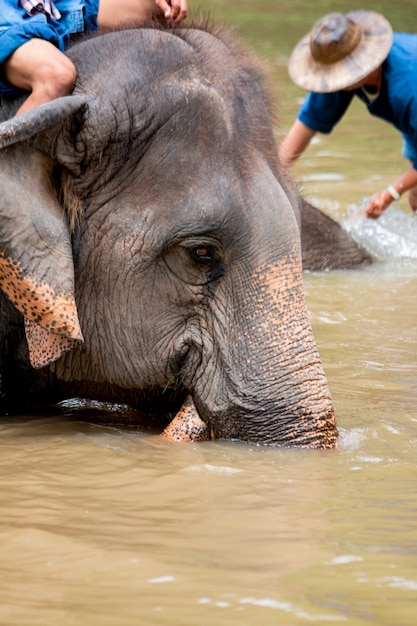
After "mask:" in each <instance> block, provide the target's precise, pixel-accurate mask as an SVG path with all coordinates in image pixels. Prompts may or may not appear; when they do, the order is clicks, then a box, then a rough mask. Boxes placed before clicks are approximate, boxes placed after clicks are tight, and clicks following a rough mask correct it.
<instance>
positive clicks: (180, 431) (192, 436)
mask: <svg viewBox="0 0 417 626" xmlns="http://www.w3.org/2000/svg"><path fill="white" fill-rule="evenodd" d="M161 436H162V437H166V438H167V439H171V440H172V441H185V442H186V441H208V440H209V439H214V436H213V435H212V433H211V432H210V431H209V428H208V426H207V424H205V423H204V422H203V420H202V419H201V418H200V416H199V414H198V413H197V409H196V408H195V405H194V402H193V399H192V397H191V396H187V398H186V399H185V401H184V404H183V405H182V407H181V408H180V410H179V411H178V413H177V414H176V415H175V417H174V419H173V420H172V421H171V422H170V423H169V424H168V426H167V427H166V428H165V430H164V431H163V432H162V433H161Z"/></svg>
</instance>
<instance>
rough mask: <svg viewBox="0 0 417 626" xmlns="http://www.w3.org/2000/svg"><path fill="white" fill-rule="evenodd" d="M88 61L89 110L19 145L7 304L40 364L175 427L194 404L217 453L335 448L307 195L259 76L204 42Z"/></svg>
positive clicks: (142, 37)
mask: <svg viewBox="0 0 417 626" xmlns="http://www.w3.org/2000/svg"><path fill="white" fill-rule="evenodd" d="M69 55H70V56H71V58H72V60H73V61H74V63H75V64H76V66H77V71H78V79H77V86H76V89H75V92H74V96H71V97H69V98H64V99H60V100H57V101H54V102H52V103H49V104H48V105H44V106H43V107H39V108H38V109H36V110H34V111H32V112H30V113H28V114H24V115H22V116H19V117H17V118H13V119H12V120H9V121H8V122H5V123H3V125H2V127H1V128H0V133H1V137H2V141H3V144H2V146H3V151H2V152H1V153H0V155H1V162H0V164H1V167H0V176H1V178H2V189H3V190H4V191H3V193H2V199H1V201H0V205H1V228H0V253H1V257H0V258H1V287H2V289H3V291H4V292H5V293H6V294H7V296H8V298H9V299H10V300H11V301H12V302H13V304H14V305H15V307H16V308H17V309H18V310H19V311H20V313H21V315H22V316H23V318H24V321H25V324H26V335H27V340H28V346H29V353H30V358H31V362H32V365H33V366H34V367H41V368H43V370H42V371H47V372H48V376H49V377H51V378H53V381H54V383H53V384H54V388H55V389H56V388H57V387H58V388H59V389H60V390H61V392H62V394H63V395H69V394H71V395H78V396H86V397H94V398H97V399H104V400H112V401H116V402H128V403H130V404H131V405H133V406H135V407H138V408H139V409H141V410H142V411H145V412H153V411H154V410H155V407H159V408H158V410H159V411H160V412H162V413H163V414H164V416H163V418H162V420H161V423H162V425H164V426H165V425H166V424H167V423H168V421H169V416H172V414H173V412H174V413H175V411H176V410H177V409H178V408H179V407H180V406H181V403H182V401H183V400H184V399H185V398H187V397H188V398H192V402H193V407H195V410H196V412H197V413H198V416H199V418H200V419H201V421H202V423H203V424H204V428H205V429H206V431H207V432H208V433H210V436H214V437H221V438H232V439H239V440H243V441H249V442H257V443H258V442H259V443H267V444H281V445H295V446H310V447H333V446H334V445H335V442H336V426H335V418H334V413H333V407H332V402H331V397H330V393H329V390H328V387H327V383H326V379H325V375H324V372H323V369H322V365H321V362H320V358H319V355H318V352H317V348H316V345H315V342H314V338H313V334H312V329H311V326H310V323H309V319H308V314H307V311H306V306H305V301H304V293H303V284H302V267H301V248H300V234H299V233H300V225H299V206H298V204H299V197H298V193H297V191H296V189H295V188H294V186H293V184H292V182H291V181H290V179H289V177H288V176H287V175H286V173H285V172H284V171H281V170H280V167H279V164H278V161H277V156H276V147H275V142H274V137H273V129H272V124H271V117H270V113H269V110H268V107H267V105H266V98H265V95H264V92H263V89H262V84H261V80H260V77H259V73H258V70H257V66H256V64H255V63H254V62H253V61H252V60H251V59H249V57H248V56H247V55H245V54H244V53H242V52H241V51H240V50H238V49H237V48H236V47H235V46H234V44H233V43H231V42H229V41H228V39H227V38H224V37H220V36H215V35H213V34H210V33H208V32H205V31H204V30H199V29H184V30H181V29H180V30H178V31H175V32H166V31H161V30H158V29H139V30H131V31H124V32H117V33H108V34H105V35H101V36H98V37H94V38H90V39H87V40H85V41H83V42H82V43H79V44H78V45H76V46H74V47H73V48H72V49H71V50H70V52H69ZM45 400H47V394H46V397H45ZM188 402H190V400H188ZM161 407H163V410H162V409H161ZM168 432H169V429H168Z"/></svg>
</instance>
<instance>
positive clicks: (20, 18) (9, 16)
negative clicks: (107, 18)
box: [0, 0, 99, 96]
mask: <svg viewBox="0 0 417 626" xmlns="http://www.w3.org/2000/svg"><path fill="white" fill-rule="evenodd" d="M54 3H55V5H56V7H57V9H58V10H59V12H60V13H61V19H60V20H51V19H48V18H47V17H46V16H45V15H43V14H42V13H37V14H36V15H28V14H27V13H26V12H25V10H24V9H23V8H22V7H21V6H20V5H19V4H18V2H17V1H16V2H10V0H0V70H1V65H2V64H3V63H4V61H5V60H6V59H7V58H8V57H9V56H10V55H11V54H12V53H13V52H14V51H15V50H17V48H20V46H22V45H23V44H24V43H26V42H28V41H30V40H31V39H34V38H37V39H44V40H46V41H49V42H50V43H52V44H53V45H54V46H56V47H57V48H58V49H59V50H61V51H64V50H65V48H67V47H68V45H69V43H70V40H71V35H73V34H75V33H80V32H87V31H93V30H97V28H98V24H97V13H98V3H99V0H54ZM19 93H22V90H21V89H18V88H17V87H14V86H13V85H11V84H10V83H8V82H7V81H5V80H4V77H2V76H1V72H0V96H6V95H7V96H13V95H17V94H19Z"/></svg>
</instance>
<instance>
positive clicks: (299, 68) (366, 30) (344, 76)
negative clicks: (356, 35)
mask: <svg viewBox="0 0 417 626" xmlns="http://www.w3.org/2000/svg"><path fill="white" fill-rule="evenodd" d="M346 15H347V16H348V17H350V19H352V20H353V21H354V22H357V23H358V24H360V26H361V28H362V38H361V41H360V42H359V44H358V46H357V47H356V48H355V49H354V50H353V52H351V53H350V54H349V55H348V56H347V57H345V58H344V59H342V60H341V61H338V62H337V63H332V64H329V65H325V64H323V63H317V62H316V61H315V60H314V59H313V57H312V55H311V50H310V33H308V35H306V36H305V37H303V39H301V41H300V42H299V43H298V44H297V46H296V47H295V48H294V50H293V52H292V54H291V57H290V60H289V64H288V73H289V75H290V77H291V79H292V81H293V82H294V83H295V84H296V85H298V86H299V87H301V89H305V90H306V91H314V92H316V93H330V92H332V91H339V90H340V89H345V88H346V87H350V86H352V85H354V84H355V83H357V82H359V81H361V80H362V79H363V78H365V76H367V75H368V74H369V73H370V72H372V71H373V70H375V69H376V68H377V67H379V65H381V63H382V62H383V61H384V60H385V59H386V57H387V55H388V53H389V51H390V49H391V46H392V41H393V33H392V28H391V25H390V23H389V22H388V20H386V19H385V17H384V16H383V15H380V14H379V13H374V12H373V11H351V12H349V13H346Z"/></svg>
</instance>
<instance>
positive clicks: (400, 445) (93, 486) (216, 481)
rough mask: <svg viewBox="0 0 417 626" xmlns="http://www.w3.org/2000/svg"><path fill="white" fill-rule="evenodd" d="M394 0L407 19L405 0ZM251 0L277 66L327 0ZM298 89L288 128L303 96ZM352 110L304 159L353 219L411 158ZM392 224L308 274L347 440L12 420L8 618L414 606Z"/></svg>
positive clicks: (415, 540)
mask: <svg viewBox="0 0 417 626" xmlns="http://www.w3.org/2000/svg"><path fill="white" fill-rule="evenodd" d="M220 4H222V3H220V2H214V1H212V2H210V3H209V5H211V6H212V8H213V10H220V9H221V10H222V11H225V8H224V6H223V5H224V3H223V4H222V6H221V7H220V9H219V5H220ZM364 4H365V5H366V3H363V4H362V6H364ZM319 5H320V3H319ZM382 5H384V7H386V8H387V11H386V12H388V10H391V15H390V18H391V19H393V18H394V19H397V20H398V22H401V20H402V19H403V14H402V13H401V11H402V10H403V9H402V8H401V7H394V4H393V3H392V5H389V3H382ZM314 6H316V5H314ZM321 6H322V7H324V10H325V11H326V10H327V6H328V5H327V4H326V3H324V2H322V3H321ZM333 6H337V7H339V6H343V3H337V2H336V3H333ZM368 6H370V3H369V2H368ZM410 6H411V5H410ZM253 7H254V4H253V2H251V3H249V2H246V0H243V1H242V2H240V3H237V2H230V3H228V9H227V10H228V11H229V13H228V14H227V15H229V16H230V17H231V19H232V18H233V19H235V18H236V20H237V21H239V22H240V23H241V24H242V28H243V30H244V32H245V36H247V37H248V38H249V34H248V33H247V30H248V26H247V25H248V24H249V21H250V20H252V21H251V23H252V24H255V23H256V24H258V26H259V33H257V35H256V37H257V39H256V42H255V44H256V45H257V46H258V49H259V50H260V52H261V53H262V54H263V55H264V56H265V58H266V59H267V62H268V63H269V64H270V66H271V68H272V73H274V72H276V73H277V75H278V74H280V75H281V73H282V64H283V62H284V61H285V54H287V50H288V45H289V44H287V43H286V40H285V37H284V35H285V36H288V37H289V35H292V34H294V36H295V34H296V33H298V31H301V28H302V26H303V24H304V22H305V29H307V28H308V27H309V24H310V21H311V19H312V18H311V16H312V14H313V9H312V5H311V6H310V5H308V8H307V9H306V7H307V4H306V3H302V2H294V3H283V2H274V3H273V6H272V4H271V2H267V1H260V2H259V3H257V4H256V9H254V8H253ZM274 7H275V8H274ZM332 8H333V7H332ZM347 8H355V7H351V6H350V7H347ZM403 8H404V12H405V11H406V9H407V3H404V7H403ZM275 9H276V10H275ZM298 9H299V10H300V11H301V10H304V9H305V15H304V18H303V19H304V22H302V20H301V18H300V17H299V15H298V17H297V19H298V20H301V22H302V23H301V24H298V22H297V24H296V23H295V17H294V16H295V12H296V11H298ZM278 10H279V12H280V15H281V16H282V17H281V20H283V21H284V26H285V28H284V27H283V28H282V33H283V35H282V41H283V44H282V48H279V42H277V38H275V33H276V32H277V28H278V21H279V20H278V17H277V13H276V11H278ZM319 14H320V11H319V10H317V17H318V16H319ZM271 15H273V16H274V17H273V19H272V18H270V19H269V21H268V19H266V17H268V16H269V17H270V16H271ZM226 17H227V16H226ZM271 19H272V22H273V24H274V28H275V30H273V29H272V26H271ZM287 26H288V28H287ZM289 26H291V28H292V30H291V28H289ZM288 33H289V34H288ZM301 34H302V33H301ZM251 36H252V35H251ZM282 75H283V74H282ZM282 80H283V81H284V80H286V79H284V78H282ZM291 89H292V88H291V87H290V86H288V88H287V96H286V99H285V102H284V105H283V119H284V128H285V125H287V126H288V125H289V123H290V119H291V115H292V114H293V113H294V114H295V110H296V108H297V106H298V104H297V102H298V100H299V98H300V97H301V95H300V93H298V92H297V91H296V90H291ZM348 115H350V118H349V119H347V120H346V121H345V122H344V124H343V127H342V126H341V127H340V130H338V131H337V133H336V135H335V136H334V137H333V138H326V139H323V138H322V139H320V141H319V142H318V143H316V144H314V145H312V146H311V147H310V149H309V152H308V153H307V154H306V155H305V157H304V159H303V161H302V162H300V164H299V165H297V171H296V174H297V176H299V177H300V182H301V184H302V185H303V189H304V191H305V193H306V195H308V197H309V199H310V200H311V201H313V202H314V203H316V204H317V205H319V206H321V207H322V208H323V209H324V210H325V211H327V212H328V213H329V214H330V215H332V216H333V217H336V218H337V219H339V221H343V220H345V219H346V218H347V217H348V216H349V215H351V213H352V212H353V213H354V212H355V211H356V210H357V209H358V207H359V206H360V205H361V201H362V197H363V196H366V195H369V194H370V193H372V191H373V190H374V188H375V186H383V185H385V184H387V183H388V182H390V181H391V180H392V177H393V176H394V177H395V176H396V175H397V174H398V172H400V171H401V168H402V167H403V163H402V159H401V157H399V155H398V151H399V147H398V146H399V145H400V142H399V140H398V137H396V135H395V134H392V133H390V129H389V128H388V127H387V128H386V129H385V128H384V127H383V124H382V122H379V123H378V122H373V123H369V116H364V115H363V112H362V110H361V109H360V108H356V109H355V110H353V111H351V112H349V114H348ZM352 129H354V130H355V132H356V135H353V133H352ZM281 132H282V130H277V135H279V134H280V133H281ZM370 148H372V150H371V149H370ZM397 208H398V207H397ZM398 209H399V210H400V211H401V215H405V216H406V220H409V221H408V225H409V228H410V231H412V229H413V228H414V225H415V222H413V216H412V215H411V214H410V213H409V212H408V210H407V206H406V202H405V201H404V200H402V201H401V203H400V207H399V208H398ZM398 219H399V218H398ZM395 221H396V216H395V213H394V222H395ZM362 230H363V229H362ZM390 232H391V231H389V232H388V235H387V234H386V233H385V234H382V235H381V233H379V234H376V233H375V232H373V233H371V234H370V235H369V233H365V234H364V237H365V239H366V237H370V240H371V241H372V238H374V239H375V237H376V236H378V237H380V238H383V237H386V236H387V237H388V241H386V246H385V249H384V250H385V252H384V254H383V255H382V256H381V257H380V258H378V260H377V262H376V263H375V264H374V265H373V266H372V267H370V268H368V269H366V270H365V271H361V272H351V271H347V272H335V273H324V274H315V273H313V274H306V275H305V286H306V297H307V304H308V309H309V311H310V315H311V321H312V324H313V328H314V332H315V336H316V339H317V342H318V345H319V349H320V353H321V356H322V360H323V364H324V367H325V370H326V373H327V376H328V379H329V385H330V388H331V391H332V395H333V399H334V402H335V407H336V411H337V416H338V424H339V428H340V442H339V447H338V449H337V450H335V451H331V452H329V451H325V452H320V451H306V450H283V449H271V448H262V447H255V446H248V445H241V444H232V443H227V442H207V443H201V444H198V445H195V444H192V445H171V444H169V443H167V442H164V441H161V440H158V439H157V438H155V437H154V436H153V435H151V434H149V433H144V432H137V431H135V430H132V429H130V428H120V427H118V426H116V425H114V424H113V425H104V424H103V423H101V424H93V423H89V422H88V421H86V420H83V419H81V420H80V419H74V418H72V417H71V415H67V416H65V415H52V416H51V415H46V414H45V415H33V416H30V417H27V418H23V417H21V418H19V417H16V418H13V419H11V418H6V419H4V420H2V421H1V423H0V494H1V501H0V506H1V515H0V555H1V557H0V624H2V625H3V624H4V625H7V626H9V625H10V626H21V625H28V626H29V625H30V626H32V625H42V626H56V625H60V626H61V625H69V624H75V625H78V626H92V625H94V626H96V625H99V626H107V625H108V626H130V625H132V626H133V625H135V626H136V625H137V624H146V625H148V624H155V625H158V626H159V625H160V626H165V625H167V626H171V625H172V626H178V625H182V626H187V625H190V626H197V625H200V624H201V625H204V626H212V625H213V626H214V625H216V626H234V625H236V626H238V625H239V626H252V625H253V626H255V625H258V624H262V625H263V626H267V625H276V624H280V625H283V626H299V625H300V624H309V623H318V624H322V623H323V624H324V623H330V624H333V623H339V622H340V623H345V624H349V625H352V626H362V625H363V626H365V625H366V626H369V625H378V626H380V625H384V626H385V625H386V626H393V625H394V624H395V626H411V625H413V624H415V620H416V610H417V524H416V522H417V488H416V479H417V461H416V458H417V455H416V452H417V358H416V354H417V332H416V321H417V314H416V311H417V260H416V258H415V257H413V249H412V245H411V252H410V251H408V253H407V254H405V255H404V254H403V252H402V248H401V246H399V245H398V241H397V240H393V238H392V237H391V239H390V238H389V233H390ZM402 232H403V231H402ZM391 234H392V233H391ZM411 244H412V242H411ZM81 417H82V416H81Z"/></svg>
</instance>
